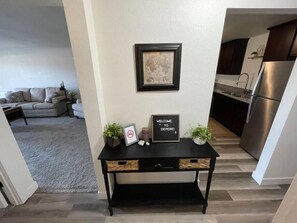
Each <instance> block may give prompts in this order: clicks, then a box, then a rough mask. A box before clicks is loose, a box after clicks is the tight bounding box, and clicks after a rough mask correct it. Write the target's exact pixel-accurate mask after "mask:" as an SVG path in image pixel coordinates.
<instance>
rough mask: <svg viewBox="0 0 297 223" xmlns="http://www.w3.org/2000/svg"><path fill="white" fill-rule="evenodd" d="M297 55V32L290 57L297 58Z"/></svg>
mask: <svg viewBox="0 0 297 223" xmlns="http://www.w3.org/2000/svg"><path fill="white" fill-rule="evenodd" d="M296 56H297V33H296V36H295V40H294V43H293V46H292V49H291V53H290V59H296Z"/></svg>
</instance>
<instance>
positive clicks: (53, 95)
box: [44, 92, 59, 103]
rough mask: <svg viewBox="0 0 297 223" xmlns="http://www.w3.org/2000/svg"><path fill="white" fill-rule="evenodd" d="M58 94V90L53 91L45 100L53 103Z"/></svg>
mask: <svg viewBox="0 0 297 223" xmlns="http://www.w3.org/2000/svg"><path fill="white" fill-rule="evenodd" d="M58 96H59V94H58V92H53V93H52V94H50V95H47V96H46V98H45V100H44V102H47V103H52V100H53V98H55V97H58Z"/></svg>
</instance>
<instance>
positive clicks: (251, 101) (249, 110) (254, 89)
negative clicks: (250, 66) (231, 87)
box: [246, 64, 265, 123]
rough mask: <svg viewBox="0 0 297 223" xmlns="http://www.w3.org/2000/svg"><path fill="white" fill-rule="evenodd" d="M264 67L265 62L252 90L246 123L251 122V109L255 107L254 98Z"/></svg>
mask: <svg viewBox="0 0 297 223" xmlns="http://www.w3.org/2000/svg"><path fill="white" fill-rule="evenodd" d="M264 68H265V64H262V67H261V69H260V72H259V75H258V77H257V80H256V83H255V86H254V88H253V91H252V96H251V99H250V104H249V108H248V112H247V116H246V123H249V121H250V117H251V110H252V107H253V100H254V97H255V94H256V90H257V87H258V85H259V84H260V80H261V77H262V76H263V71H264Z"/></svg>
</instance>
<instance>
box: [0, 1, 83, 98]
mask: <svg viewBox="0 0 297 223" xmlns="http://www.w3.org/2000/svg"><path fill="white" fill-rule="evenodd" d="M0 14H1V19H0V74H1V82H0V91H8V90H13V89H14V88H16V87H49V86H50V87H55V86H56V87H59V86H60V84H61V82H62V81H64V83H65V86H66V88H67V89H68V90H74V91H76V92H78V84H77V80H76V71H75V68H74V62H73V55H72V51H71V46H70V41H69V35H68V30H67V25H66V21H65V14H64V10H63V7H34V6H26V5H23V6H21V7H20V6H19V5H18V4H13V1H12V2H11V4H10V3H9V2H7V3H4V5H1V9H0Z"/></svg>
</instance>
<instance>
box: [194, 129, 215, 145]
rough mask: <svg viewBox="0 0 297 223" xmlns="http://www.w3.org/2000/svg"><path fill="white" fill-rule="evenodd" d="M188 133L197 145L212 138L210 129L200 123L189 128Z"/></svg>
mask: <svg viewBox="0 0 297 223" xmlns="http://www.w3.org/2000/svg"><path fill="white" fill-rule="evenodd" d="M190 134H191V137H192V139H193V141H194V143H195V144H197V145H204V144H205V143H206V141H207V140H210V139H212V134H211V132H210V129H209V128H207V127H204V126H202V125H200V124H198V126H196V127H194V128H191V129H190Z"/></svg>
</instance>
